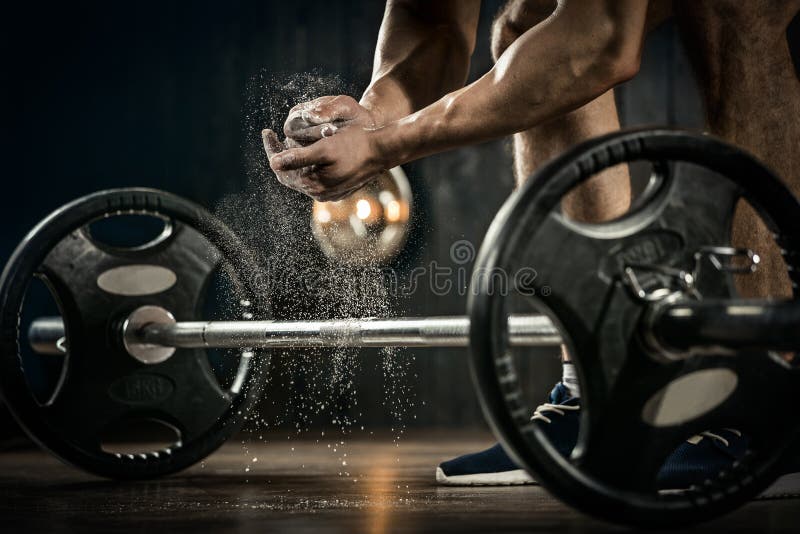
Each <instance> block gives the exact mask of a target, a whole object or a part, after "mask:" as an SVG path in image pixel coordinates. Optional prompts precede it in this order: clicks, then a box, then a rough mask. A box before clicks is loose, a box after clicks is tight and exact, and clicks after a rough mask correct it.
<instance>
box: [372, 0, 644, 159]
mask: <svg viewBox="0 0 800 534" xmlns="http://www.w3.org/2000/svg"><path fill="white" fill-rule="evenodd" d="M578 4H579V5H575V4H574V3H573V4H567V5H564V6H563V7H562V8H560V10H559V11H557V12H556V14H555V15H554V16H553V17H551V18H550V19H548V20H547V21H545V22H543V23H542V24H540V25H538V26H537V27H535V28H532V29H531V30H529V31H528V32H526V33H525V34H524V35H523V36H522V37H521V38H520V39H518V40H517V41H516V42H515V43H514V44H513V45H512V46H510V47H509V48H508V49H507V50H506V52H505V53H504V54H503V55H502V56H501V57H500V59H499V60H498V62H497V64H496V65H495V67H494V68H493V69H492V70H491V71H490V72H489V73H487V74H486V75H484V76H483V77H482V78H480V79H479V80H477V81H476V82H474V83H473V84H471V85H469V86H467V87H465V88H462V89H460V90H457V91H455V92H453V93H450V94H448V95H446V96H444V97H443V98H441V99H439V100H438V101H436V102H434V103H433V104H431V105H429V106H428V107H426V108H424V109H422V110H420V111H418V112H416V113H413V114H411V115H409V116H407V117H404V118H401V119H398V120H396V121H393V122H390V123H387V124H386V125H385V126H384V127H382V128H380V129H379V130H378V131H376V132H375V134H376V139H377V142H378V145H379V147H380V149H379V151H380V153H381V154H383V156H384V157H386V158H387V162H386V163H387V166H393V165H397V164H400V163H404V162H406V161H410V160H413V159H417V158H420V157H423V156H426V155H429V154H432V153H435V152H440V151H443V150H447V149H450V148H454V147H457V146H463V145H467V144H472V143H479V142H482V141H487V140H490V139H495V138H499V137H503V136H506V135H510V134H512V133H515V132H519V131H522V130H525V129H528V128H531V127H533V126H536V125H538V124H541V123H543V122H546V121H547V120H549V119H551V118H554V117H556V116H559V115H561V114H563V113H566V112H569V111H571V110H573V109H576V108H577V107H579V106H581V105H583V104H585V103H586V102H588V101H590V100H592V99H594V98H596V97H597V96H599V95H601V94H602V93H604V92H605V91H607V90H608V89H609V88H611V87H613V86H614V85H616V84H617V83H619V82H621V81H623V80H625V79H627V78H629V77H630V76H632V75H633V73H635V71H636V68H637V67H638V57H639V49H640V46H641V39H642V34H643V31H644V18H645V10H646V2H640V1H639V0H635V1H630V2H628V1H624V0H621V1H620V2H618V4H611V7H609V4H603V3H598V4H597V5H596V7H599V8H602V9H600V10H599V11H598V12H596V13H595V12H592V11H591V10H590V9H588V8H587V5H588V4H589V3H588V2H587V3H578ZM618 9H623V10H627V11H625V13H624V16H623V15H620V14H619V13H618V12H615V10H618ZM565 36H570V38H568V39H565Z"/></svg>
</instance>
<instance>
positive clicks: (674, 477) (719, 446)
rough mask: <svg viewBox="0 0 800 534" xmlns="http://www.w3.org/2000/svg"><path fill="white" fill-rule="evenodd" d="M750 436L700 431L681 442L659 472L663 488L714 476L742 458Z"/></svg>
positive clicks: (680, 487) (682, 487)
mask: <svg viewBox="0 0 800 534" xmlns="http://www.w3.org/2000/svg"><path fill="white" fill-rule="evenodd" d="M748 443H749V440H748V439H747V436H744V435H742V433H741V432H739V431H738V430H734V429H732V428H725V429H723V430H716V431H714V432H702V433H700V434H698V435H696V436H692V437H691V438H689V439H687V440H686V441H685V442H683V443H681V444H680V445H679V446H678V448H677V449H675V452H673V453H672V454H671V455H670V456H669V457H668V458H667V460H666V461H665V462H664V466H663V467H662V468H661V471H659V472H658V478H657V479H656V480H657V484H658V488H659V489H660V490H661V491H662V492H669V491H681V490H685V489H688V488H690V487H692V486H694V485H698V484H702V483H703V481H705V480H707V479H709V478H712V477H715V476H716V475H717V474H718V473H719V472H720V471H723V470H725V469H729V468H730V467H731V466H732V465H733V463H734V462H736V461H738V460H741V459H742V458H744V455H745V452H747V445H748Z"/></svg>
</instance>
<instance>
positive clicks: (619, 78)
mask: <svg viewBox="0 0 800 534" xmlns="http://www.w3.org/2000/svg"><path fill="white" fill-rule="evenodd" d="M640 64H641V57H640V55H639V53H638V51H637V52H636V53H630V52H623V53H611V54H605V55H604V57H602V58H601V60H600V71H601V72H602V74H601V77H602V78H603V81H604V82H605V84H606V85H608V88H609V89H611V88H612V87H614V86H616V85H619V84H621V83H624V82H627V81H628V80H630V79H631V78H633V77H634V76H636V75H637V74H638V73H639V65H640Z"/></svg>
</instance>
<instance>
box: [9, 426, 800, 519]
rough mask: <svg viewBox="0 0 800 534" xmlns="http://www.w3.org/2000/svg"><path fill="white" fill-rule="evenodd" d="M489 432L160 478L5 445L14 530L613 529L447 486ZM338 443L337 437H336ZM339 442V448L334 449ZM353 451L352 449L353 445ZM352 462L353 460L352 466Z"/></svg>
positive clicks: (244, 460) (249, 451) (791, 505)
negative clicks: (439, 467)
mask: <svg viewBox="0 0 800 534" xmlns="http://www.w3.org/2000/svg"><path fill="white" fill-rule="evenodd" d="M491 441H492V440H491V437H489V436H487V435H483V434H475V433H472V434H467V435H455V436H454V435H452V434H444V433H442V432H437V433H421V432H418V433H416V434H414V435H413V436H411V437H407V438H404V439H403V440H401V441H400V442H399V446H397V445H396V444H394V443H392V440H391V438H390V437H377V436H372V437H368V438H367V439H364V438H362V439H352V438H351V439H350V440H347V441H346V442H345V444H344V446H342V445H341V444H339V445H338V446H337V445H335V443H336V442H335V441H332V440H330V439H329V438H322V439H320V442H319V443H316V442H315V441H314V440H287V439H286V437H285V436H283V437H281V436H277V437H272V438H270V440H269V441H268V442H267V443H260V442H258V443H252V442H251V443H245V444H243V443H241V442H239V441H237V442H234V443H229V444H227V445H226V446H225V447H223V449H222V450H221V451H219V452H218V453H216V454H215V455H213V456H212V457H211V458H209V459H208V460H207V461H206V462H204V464H202V465H197V466H195V467H193V468H191V469H189V470H188V471H186V472H184V473H181V474H179V475H176V476H172V477H168V478H165V479H161V480H156V481H149V482H138V483H119V482H110V481H105V480H100V479H97V478H93V477H91V476H88V475H85V474H83V473H81V472H79V471H77V470H75V469H73V468H71V467H67V466H64V465H62V464H60V463H59V462H58V461H57V460H54V459H53V458H51V457H50V456H48V455H47V454H45V453H42V452H39V451H38V450H33V449H27V450H17V451H12V452H5V453H2V454H0V518H2V519H1V521H2V523H1V524H2V525H3V526H2V531H4V532H12V531H13V532H28V533H34V532H45V531H58V532H71V531H80V532H90V531H96V532H127V531H145V532H146V531H147V529H150V532H151V533H152V534H167V533H173V532H195V533H199V532H206V531H213V532H218V531H222V530H225V531H236V532H242V533H245V532H292V533H301V532H337V533H338V532H341V533H350V532H374V533H380V532H462V533H463V532H490V531H491V532H515V531H527V532H555V531H556V530H558V531H560V532H563V531H566V532H584V531H587V532H588V531H592V532H594V531H597V532H610V531H619V530H623V529H620V528H618V527H614V526H610V525H607V524H603V523H600V522H597V521H594V520H592V519H589V518H587V517H585V516H582V515H581V514H579V513H577V512H574V511H572V510H570V509H569V508H567V507H566V506H564V505H562V504H561V503H559V502H558V501H556V500H555V499H553V498H551V497H550V496H548V494H547V493H546V492H545V491H544V490H543V489H541V488H539V487H534V486H527V487H514V488H447V487H440V486H436V484H435V483H434V480H433V473H434V467H435V466H436V464H437V463H438V462H440V461H441V460H444V459H446V458H449V457H451V456H453V455H457V454H461V453H465V452H469V451H473V450H477V449H478V448H481V447H484V446H486V445H487V444H489V443H491ZM328 445H332V446H331V447H328ZM334 449H336V450H334ZM344 455H346V456H344ZM343 463H344V464H346V465H343ZM797 525H800V500H792V499H785V500H768V501H756V502H753V503H751V504H749V505H748V506H746V507H745V508H743V509H741V510H739V511H738V512H736V513H735V514H732V515H730V516H728V517H725V518H723V519H721V520H718V521H716V522H713V523H710V524H706V525H703V526H702V527H698V531H704V532H784V531H785V532H797V531H798V526H797Z"/></svg>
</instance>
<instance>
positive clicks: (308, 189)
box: [262, 125, 390, 202]
mask: <svg viewBox="0 0 800 534" xmlns="http://www.w3.org/2000/svg"><path fill="white" fill-rule="evenodd" d="M375 132H376V130H373V129H369V128H364V127H359V126H353V125H349V126H347V127H344V128H340V129H338V130H337V131H336V133H335V135H331V136H329V137H324V138H321V139H320V140H319V141H316V142H314V143H311V144H308V145H305V146H303V145H302V144H301V143H299V142H298V141H296V140H294V139H292V138H291V137H289V138H287V139H286V141H285V144H284V143H281V142H280V140H279V139H278V136H277V135H276V134H275V132H273V131H272V130H264V131H263V132H262V137H263V139H264V149H265V150H266V152H267V156H268V157H269V164H270V167H272V170H273V171H274V172H275V175H276V176H277V178H278V181H280V182H281V183H282V184H283V185H285V186H287V187H290V188H292V189H295V190H297V191H301V192H303V193H305V194H306V195H308V196H310V197H311V198H313V199H315V200H318V201H321V202H328V201H334V200H339V199H342V198H344V197H346V196H347V195H349V194H351V193H353V192H354V191H356V190H358V189H360V188H361V187H363V186H364V185H366V184H367V183H369V182H370V181H372V180H373V179H374V178H375V177H376V176H377V175H378V174H380V173H381V172H383V171H385V170H387V169H388V168H389V167H390V165H388V161H387V158H386V157H384V154H383V152H384V151H382V150H381V149H380V145H379V144H378V143H377V141H376V133H375Z"/></svg>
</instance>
